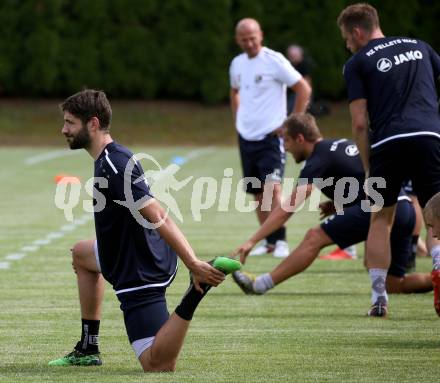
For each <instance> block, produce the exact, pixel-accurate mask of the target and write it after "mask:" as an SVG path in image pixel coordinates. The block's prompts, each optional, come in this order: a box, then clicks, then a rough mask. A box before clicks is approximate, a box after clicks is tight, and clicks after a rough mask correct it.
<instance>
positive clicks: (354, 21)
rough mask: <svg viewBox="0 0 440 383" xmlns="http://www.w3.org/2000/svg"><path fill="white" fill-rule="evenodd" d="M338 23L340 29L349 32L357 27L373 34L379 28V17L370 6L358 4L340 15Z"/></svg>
mask: <svg viewBox="0 0 440 383" xmlns="http://www.w3.org/2000/svg"><path fill="white" fill-rule="evenodd" d="M337 23H338V26H339V27H344V28H345V29H346V30H347V31H351V30H353V28H356V27H357V28H362V29H364V30H365V31H367V32H372V31H373V30H374V29H376V28H378V27H379V15H378V14H377V11H376V9H375V8H374V7H372V6H371V5H370V4H366V3H358V4H353V5H349V6H348V7H347V8H345V9H344V10H343V11H342V12H341V13H340V14H339V16H338V20H337Z"/></svg>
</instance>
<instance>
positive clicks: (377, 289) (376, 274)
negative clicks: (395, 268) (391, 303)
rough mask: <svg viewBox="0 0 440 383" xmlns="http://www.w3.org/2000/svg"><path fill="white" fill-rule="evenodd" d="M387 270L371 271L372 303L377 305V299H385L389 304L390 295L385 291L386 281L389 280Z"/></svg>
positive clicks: (369, 272)
mask: <svg viewBox="0 0 440 383" xmlns="http://www.w3.org/2000/svg"><path fill="white" fill-rule="evenodd" d="M387 272H388V270H387V269H369V270H368V274H370V279H371V303H372V304H375V303H376V301H377V298H379V297H385V300H386V301H387V302H388V294H387V291H386V289H385V281H386V278H387Z"/></svg>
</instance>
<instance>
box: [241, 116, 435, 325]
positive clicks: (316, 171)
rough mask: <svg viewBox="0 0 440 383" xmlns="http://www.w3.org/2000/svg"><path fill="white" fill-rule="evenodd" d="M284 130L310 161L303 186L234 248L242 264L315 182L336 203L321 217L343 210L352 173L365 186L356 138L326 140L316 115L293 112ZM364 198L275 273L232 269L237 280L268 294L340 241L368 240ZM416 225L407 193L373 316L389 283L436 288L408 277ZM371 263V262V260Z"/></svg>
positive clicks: (380, 310) (417, 276)
mask: <svg viewBox="0 0 440 383" xmlns="http://www.w3.org/2000/svg"><path fill="white" fill-rule="evenodd" d="M284 128H285V133H284V142H285V148H286V150H287V151H289V152H290V153H292V155H293V157H294V159H295V161H296V162H297V163H300V162H303V161H306V162H305V165H304V168H303V169H302V170H301V173H300V175H299V181H298V184H297V186H296V188H295V189H294V191H293V193H292V195H291V196H290V200H289V201H288V202H289V205H286V204H285V203H284V204H283V205H282V206H280V207H278V208H277V209H276V210H274V211H273V212H272V213H271V214H270V216H269V218H268V219H267V220H266V221H265V222H264V224H263V225H262V226H261V228H260V229H259V230H258V231H257V232H256V233H255V234H254V235H253V236H252V237H251V238H250V239H249V240H247V241H246V242H245V243H243V244H242V245H241V246H240V247H239V248H238V249H236V250H235V252H234V254H235V255H240V260H241V261H242V263H244V262H245V260H246V257H247V255H248V254H249V251H250V250H251V249H252V248H253V247H254V246H255V244H256V243H257V242H258V241H260V240H261V239H262V238H264V237H266V236H267V235H268V234H269V233H271V232H272V231H274V230H276V229H277V228H278V227H280V226H281V225H283V224H284V223H285V222H286V221H287V220H288V219H289V218H290V216H291V215H292V214H293V211H294V210H295V209H296V208H297V207H298V206H301V205H302V204H303V202H304V201H305V199H306V198H308V197H309V196H310V194H311V193H312V189H313V187H314V186H315V187H317V188H319V189H320V190H321V192H322V193H323V194H324V195H325V196H327V197H328V198H330V199H331V201H327V202H324V203H322V204H320V208H321V217H322V218H323V217H327V216H329V215H331V214H333V213H335V205H336V208H337V209H338V210H340V209H341V208H342V205H341V202H342V201H343V200H344V199H346V197H347V196H346V195H345V194H346V191H347V186H348V185H346V184H345V185H344V182H345V181H344V180H347V177H350V179H351V180H352V182H359V190H362V186H363V182H364V172H363V168H362V163H361V160H360V158H359V152H358V150H357V148H356V146H355V145H354V144H353V143H352V142H350V141H348V140H346V139H339V140H325V139H323V137H322V136H321V133H320V131H319V128H318V127H317V125H316V121H315V119H314V117H313V116H311V115H310V114H295V115H292V116H290V117H289V118H288V119H287V120H286V121H285V122H284ZM336 185H339V186H338V187H337V186H336ZM338 188H339V192H341V194H343V195H337V193H336V192H335V191H337V189H338ZM363 199H365V195H364V193H363V192H361V193H357V196H356V198H355V199H354V200H353V202H352V203H351V204H348V205H347V206H343V214H335V215H332V216H331V217H329V218H328V219H326V220H325V221H324V222H323V223H322V224H321V225H319V226H317V227H314V228H312V229H310V230H309V231H308V232H307V234H306V235H305V237H304V239H303V241H302V242H301V243H300V244H299V245H298V247H297V248H296V249H295V250H293V251H292V252H291V253H290V255H289V256H288V257H287V258H286V259H284V260H283V261H282V262H281V263H280V264H279V265H278V266H277V267H275V269H274V270H272V272H270V273H267V274H263V275H260V276H258V277H256V278H255V277H254V276H252V275H251V274H248V273H245V272H235V273H233V278H234V281H235V282H236V283H237V284H238V285H239V286H240V287H241V289H242V290H243V291H244V292H246V293H247V294H264V293H265V292H266V291H267V290H269V289H271V288H273V287H274V286H275V285H277V284H279V283H281V282H283V281H284V280H286V279H288V278H290V277H292V276H293V275H296V274H298V273H300V272H302V271H303V270H305V269H306V268H307V267H308V266H310V264H311V263H312V262H313V261H314V260H315V258H316V257H317V256H318V254H319V251H320V250H321V249H322V248H324V247H326V246H329V245H332V244H337V245H338V246H339V247H340V248H342V249H343V248H346V247H347V246H351V245H353V244H356V243H359V242H362V241H365V240H366V238H367V234H368V228H369V222H370V213H369V212H367V211H364V210H367V209H363V208H362V205H361V202H362V200H363ZM364 202H367V201H364ZM338 206H339V207H338ZM340 213H342V211H340ZM414 224H415V213H414V208H413V206H412V204H411V202H410V199H409V198H408V197H407V196H406V195H402V196H401V197H400V198H399V203H398V208H397V212H396V218H395V222H394V226H393V231H392V234H391V243H392V255H393V258H392V265H391V267H390V269H389V271H388V276H387V278H386V281H385V280H383V281H381V282H382V284H381V285H379V284H378V285H377V286H376V287H377V288H376V290H374V292H373V293H374V295H373V296H372V303H373V306H372V308H371V310H369V312H368V315H371V316H385V315H386V313H387V307H386V306H382V305H375V304H374V303H375V302H376V300H377V296H380V295H381V293H382V290H383V289H384V287H385V284H386V286H387V290H388V291H389V292H393V293H411V292H425V291H429V290H432V283H431V280H430V276H429V274H427V273H425V274H422V273H413V274H409V275H405V272H406V265H407V258H408V257H409V255H410V254H411V243H412V231H413V228H414ZM366 262H367V264H368V259H367V260H366Z"/></svg>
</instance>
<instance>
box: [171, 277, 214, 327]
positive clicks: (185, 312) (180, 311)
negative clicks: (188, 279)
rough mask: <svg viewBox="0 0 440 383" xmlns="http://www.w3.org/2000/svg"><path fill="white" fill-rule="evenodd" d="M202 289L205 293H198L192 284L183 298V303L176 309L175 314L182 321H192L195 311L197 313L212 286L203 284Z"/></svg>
mask: <svg viewBox="0 0 440 383" xmlns="http://www.w3.org/2000/svg"><path fill="white" fill-rule="evenodd" d="M200 287H201V288H202V289H203V291H204V293H203V294H202V293H201V292H199V291H197V290H196V288H195V287H194V285H193V284H192V283H191V285H190V287H189V289H188V290H187V291H186V293H185V295H184V296H183V298H182V301H181V302H180V303H179V305H178V306H177V307H176V310H175V313H176V314H177V315H178V316H179V317H181V318H182V319H185V320H188V321H189V320H191V319H192V317H193V315H194V311H196V308H197V306H198V305H199V303H200V301H201V300H202V299H203V297H204V296H205V295H206V293H207V292H208V291H209V289H210V288H211V287H212V286H210V285H207V284H206V283H201V284H200Z"/></svg>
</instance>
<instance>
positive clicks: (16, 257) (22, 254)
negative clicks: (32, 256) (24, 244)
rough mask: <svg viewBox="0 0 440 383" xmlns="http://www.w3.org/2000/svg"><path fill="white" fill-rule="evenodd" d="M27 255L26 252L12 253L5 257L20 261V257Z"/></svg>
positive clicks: (9, 259)
mask: <svg viewBox="0 0 440 383" xmlns="http://www.w3.org/2000/svg"><path fill="white" fill-rule="evenodd" d="M24 257H26V254H24V253H12V254H9V255H7V256H6V257H5V259H7V260H8V261H19V260H20V259H23V258H24Z"/></svg>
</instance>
